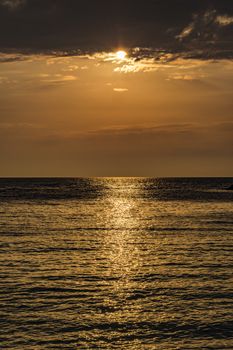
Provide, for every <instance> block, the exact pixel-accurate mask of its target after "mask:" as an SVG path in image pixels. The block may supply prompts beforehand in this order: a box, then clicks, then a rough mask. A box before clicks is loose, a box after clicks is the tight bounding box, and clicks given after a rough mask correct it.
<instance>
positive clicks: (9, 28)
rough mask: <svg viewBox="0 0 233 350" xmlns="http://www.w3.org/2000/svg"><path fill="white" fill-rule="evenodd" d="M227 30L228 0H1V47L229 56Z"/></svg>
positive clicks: (231, 29) (231, 45)
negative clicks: (124, 50)
mask: <svg viewBox="0 0 233 350" xmlns="http://www.w3.org/2000/svg"><path fill="white" fill-rule="evenodd" d="M232 36H233V3H232V1H229V0H221V1H219V0H189V1H187V0H173V1H170V0H169V1H168V0H163V1H162V0H147V1H146V2H135V1H133V0H124V1H123V0H119V1H117V2H112V1H107V0H98V1H93V0H92V1H90V0H89V1H80V0H68V1H67V0H46V1H45V0H28V1H25V0H1V1H0V50H1V52H8V53H9V52H23V53H48V52H50V53H51V52H53V53H55V54H61V53H63V54H67V55H80V54H83V53H89V54H93V53H96V52H102V51H106V52H111V51H113V50H115V49H116V48H119V47H125V48H127V49H129V51H130V52H131V53H132V54H134V56H135V57H136V58H137V59H139V60H141V59H145V58H154V59H156V60H159V59H160V57H161V56H164V55H170V57H172V58H174V57H177V56H179V57H180V56H182V57H184V58H199V59H232V58H233V42H232ZM135 48H138V51H135ZM133 50H134V51H133Z"/></svg>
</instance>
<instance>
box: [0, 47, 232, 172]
mask: <svg viewBox="0 0 233 350" xmlns="http://www.w3.org/2000/svg"><path fill="white" fill-rule="evenodd" d="M135 50H136V49H135ZM118 51H123V52H120V53H119V52H118ZM1 58H2V63H1V66H0V113H1V122H0V162H1V172H0V175H1V176H230V175H232V171H233V162H232V155H233V147H232V146H233V145H232V139H233V138H232V136H233V115H232V110H233V109H232V107H233V85H232V79H233V63H232V61H231V60H221V61H216V60H198V59H184V58H181V57H178V58H177V59H172V60H169V59H168V57H167V56H165V57H162V58H161V59H160V60H157V61H155V60H153V59H151V58H148V57H147V58H144V59H143V58H142V59H140V60H137V59H135V58H134V56H133V53H132V51H130V52H128V51H127V49H126V48H117V49H115V50H113V51H112V52H98V53H93V54H89V55H88V54H86V55H74V56H67V57H65V56H57V55H56V56H54V55H35V54H34V55H22V54H21V55H20V54H19V55H17V56H16V55H15V54H10V53H8V54H2V56H1Z"/></svg>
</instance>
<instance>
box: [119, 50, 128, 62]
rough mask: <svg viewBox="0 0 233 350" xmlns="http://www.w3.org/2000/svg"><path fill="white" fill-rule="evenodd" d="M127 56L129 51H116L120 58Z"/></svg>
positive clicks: (121, 59)
mask: <svg viewBox="0 0 233 350" xmlns="http://www.w3.org/2000/svg"><path fill="white" fill-rule="evenodd" d="M126 56H127V53H126V52H125V51H123V50H119V51H117V52H116V57H117V59H118V60H120V61H123V60H124V59H125V58H126Z"/></svg>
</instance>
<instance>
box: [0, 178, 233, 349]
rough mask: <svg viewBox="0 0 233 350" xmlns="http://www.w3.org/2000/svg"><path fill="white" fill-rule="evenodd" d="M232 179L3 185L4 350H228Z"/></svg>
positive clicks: (232, 324) (0, 299)
mask: <svg viewBox="0 0 233 350" xmlns="http://www.w3.org/2000/svg"><path fill="white" fill-rule="evenodd" d="M232 184H233V178H33V179H29V178H26V179H23V178H20V179H16V178H11V179H4V178H1V179H0V349H2V350H5V349H12V350H13V349H16V350H29V349H30V350H47V349H49V350H50V349H51V350H52V349H62V350H63V349H64V350H65V349H69V350H76V349H81V350H82V349H83V350H84V349H119V350H144V349H154V350H177V349H182V350H183V349H184V350H188V349H198V350H204V349H219V350H223V349H231V350H232V349H233V191H230V190H228V188H229V186H231V185H232Z"/></svg>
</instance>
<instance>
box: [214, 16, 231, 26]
mask: <svg viewBox="0 0 233 350" xmlns="http://www.w3.org/2000/svg"><path fill="white" fill-rule="evenodd" d="M216 23H217V24H218V25H220V26H223V27H225V26H230V25H233V16H227V15H222V16H217V17H216Z"/></svg>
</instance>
